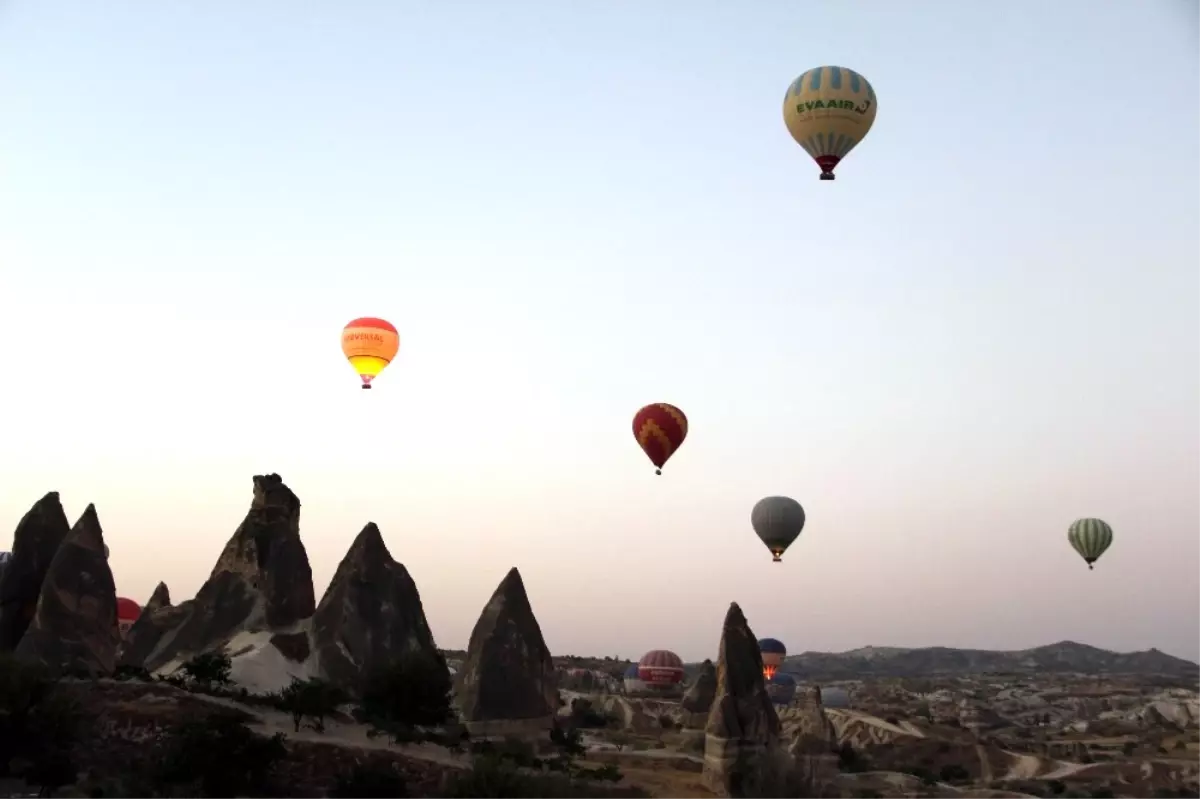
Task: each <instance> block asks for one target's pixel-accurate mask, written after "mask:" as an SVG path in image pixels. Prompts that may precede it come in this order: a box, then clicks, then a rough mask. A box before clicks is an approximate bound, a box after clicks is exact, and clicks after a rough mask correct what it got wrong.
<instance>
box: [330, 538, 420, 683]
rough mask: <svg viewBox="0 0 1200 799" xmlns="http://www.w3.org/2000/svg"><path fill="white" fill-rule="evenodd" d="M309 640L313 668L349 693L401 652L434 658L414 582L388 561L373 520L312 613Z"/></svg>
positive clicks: (388, 557)
mask: <svg viewBox="0 0 1200 799" xmlns="http://www.w3.org/2000/svg"><path fill="white" fill-rule="evenodd" d="M312 640H313V649H314V650H315V652H316V654H317V668H318V670H319V671H320V672H321V673H322V674H323V675H324V676H325V677H326V678H327V679H329V680H331V681H333V682H335V683H337V684H339V685H341V686H342V687H344V688H346V689H348V690H350V691H356V690H357V689H358V688H359V687H360V686H361V684H362V678H363V677H364V676H365V675H366V674H367V673H369V672H370V671H372V670H373V669H375V668H377V667H380V666H384V665H386V664H388V663H391V662H394V661H396V660H398V659H399V658H400V656H401V655H405V654H413V653H419V654H424V655H428V656H430V657H436V655H437V649H436V647H435V646H434V643H433V634H432V633H431V632H430V631H429V623H428V622H427V621H426V620H425V609H424V608H423V607H422V605H421V595H420V593H419V592H418V591H417V585H416V583H414V582H413V579H412V577H410V576H409V574H408V570H407V569H405V568H404V566H402V565H401V564H399V563H397V562H396V561H395V560H393V559H392V556H391V553H389V552H388V549H387V545H386V544H384V542H383V538H382V536H380V534H379V528H378V527H376V526H375V524H374V523H371V524H368V525H367V526H366V527H364V528H363V530H362V532H361V533H359V534H358V537H357V538H355V539H354V543H353V544H351V546H350V550H349V551H348V552H347V553H346V556H345V557H344V558H342V562H341V563H340V564H339V565H338V568H337V572H335V573H334V575H333V581H332V582H331V583H330V584H329V588H328V590H326V591H325V596H323V597H322V598H321V604H320V605H318V606H317V612H316V614H315V615H314V616H313V622H312Z"/></svg>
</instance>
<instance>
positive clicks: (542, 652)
mask: <svg viewBox="0 0 1200 799" xmlns="http://www.w3.org/2000/svg"><path fill="white" fill-rule="evenodd" d="M457 697H458V704H459V709H460V711H461V713H462V718H463V721H464V722H466V723H467V728H468V730H470V732H471V733H472V734H481V735H491V734H505V733H508V732H525V731H528V732H535V731H540V730H545V729H548V728H549V727H550V726H551V724H552V723H553V719H554V714H555V713H556V712H557V710H558V686H557V684H556V681H555V671H554V663H553V662H552V661H551V659H550V649H549V648H548V647H547V646H546V641H545V639H544V638H542V629H541V627H539V626H538V623H537V619H536V618H534V615H533V608H532V607H530V605H529V596H528V595H527V594H526V593H525V583H524V582H523V581H522V580H521V573H520V572H518V571H517V570H516V568H513V569H511V570H510V571H509V572H508V574H507V575H506V576H505V577H504V579H503V580H501V581H500V585H499V586H498V587H497V588H496V591H495V593H493V594H492V598H491V599H490V600H488V603H487V605H486V606H485V607H484V609H483V613H482V614H481V615H480V616H479V621H477V622H475V629H474V630H472V631H471V641H470V643H469V644H468V645H467V658H466V662H465V663H464V664H463V668H462V671H461V672H460V673H459V676H458V684H457Z"/></svg>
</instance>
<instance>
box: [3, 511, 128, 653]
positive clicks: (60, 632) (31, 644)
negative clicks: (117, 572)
mask: <svg viewBox="0 0 1200 799" xmlns="http://www.w3.org/2000/svg"><path fill="white" fill-rule="evenodd" d="M120 643H121V636H120V632H119V631H118V628H117V590H116V586H115V585H114V584H113V576H112V572H111V571H110V570H109V568H108V558H106V557H105V556H104V533H103V531H102V530H101V528H100V520H99V518H97V516H96V509H95V507H93V506H91V505H88V506H87V510H85V511H84V512H83V516H81V517H80V518H79V521H78V522H76V523H75V527H74V528H72V530H71V532H70V534H69V535H68V536H67V539H66V540H65V541H64V542H63V543H62V544H61V545H60V546H59V547H58V551H57V552H56V553H55V555H54V559H53V560H52V561H50V568H49V569H48V570H47V572H46V579H45V581H44V582H43V583H42V590H41V593H40V595H39V597H38V602H37V610H36V612H35V614H34V617H33V621H32V623H31V624H30V625H29V628H28V629H27V630H26V631H25V634H24V635H23V636H22V637H21V640H20V642H19V643H18V644H17V647H16V649H15V652H16V655H17V656H18V657H20V658H22V659H26V660H33V661H40V662H42V663H45V664H46V665H48V666H51V667H52V668H60V667H61V668H63V669H67V670H73V671H88V672H90V673H92V674H96V675H101V674H110V673H112V671H113V669H114V667H115V666H116V657H117V647H118V646H119V645H120Z"/></svg>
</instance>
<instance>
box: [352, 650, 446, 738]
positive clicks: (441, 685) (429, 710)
mask: <svg viewBox="0 0 1200 799" xmlns="http://www.w3.org/2000/svg"><path fill="white" fill-rule="evenodd" d="M451 687H452V686H451V681H450V670H449V669H448V668H446V661H445V659H444V658H443V657H442V656H441V654H440V653H434V654H433V655H432V656H430V655H425V654H422V653H411V654H409V655H406V656H404V657H402V658H401V659H400V660H398V661H396V662H395V663H393V664H391V665H389V666H387V667H386V668H383V669H378V670H375V671H373V672H372V673H371V674H369V675H368V676H367V678H366V680H365V681H364V683H363V686H362V691H361V694H360V700H359V711H360V712H359V716H360V718H361V719H362V720H363V721H366V722H367V723H369V724H373V725H375V726H391V727H393V728H394V727H395V726H397V725H404V726H409V727H437V726H440V725H443V724H445V723H446V722H448V721H450V720H451V719H452V718H453V717H454V711H453V709H452V707H451V704H450V690H451Z"/></svg>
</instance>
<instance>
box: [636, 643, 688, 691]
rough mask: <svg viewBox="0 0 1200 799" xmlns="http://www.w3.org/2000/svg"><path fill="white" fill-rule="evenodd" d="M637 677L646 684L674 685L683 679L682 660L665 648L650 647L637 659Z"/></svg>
mask: <svg viewBox="0 0 1200 799" xmlns="http://www.w3.org/2000/svg"><path fill="white" fill-rule="evenodd" d="M638 679H639V680H641V681H642V682H644V683H646V684H647V685H675V684H677V683H680V682H682V681H683V661H682V660H680V659H679V655H676V654H675V653H674V652H670V651H668V650H666V649H652V650H650V651H649V652H647V653H646V654H644V655H642V659H641V660H639V661H638Z"/></svg>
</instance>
